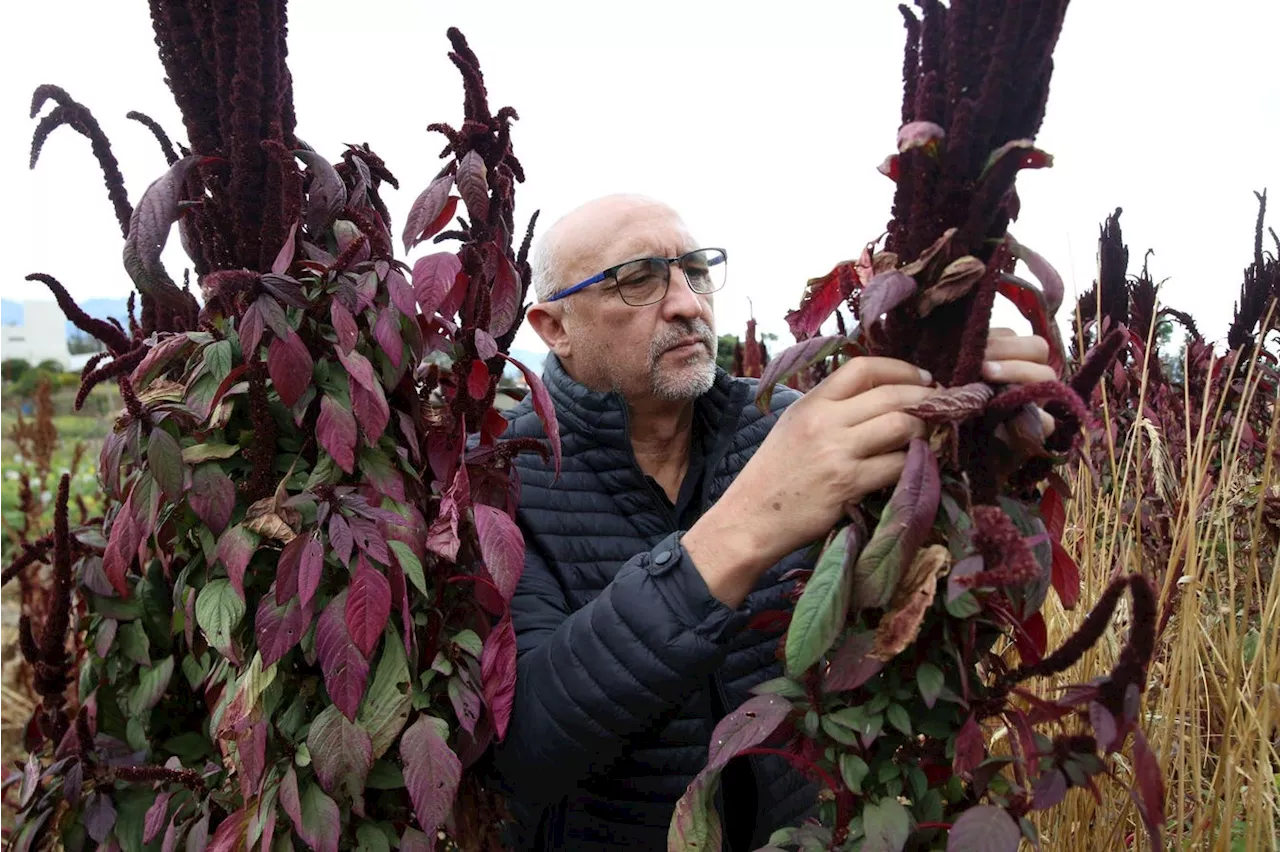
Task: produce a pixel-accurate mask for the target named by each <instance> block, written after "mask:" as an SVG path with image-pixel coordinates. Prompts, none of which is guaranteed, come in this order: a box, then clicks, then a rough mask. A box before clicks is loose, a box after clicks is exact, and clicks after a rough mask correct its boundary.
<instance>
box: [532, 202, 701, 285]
mask: <svg viewBox="0 0 1280 852" xmlns="http://www.w3.org/2000/svg"><path fill="white" fill-rule="evenodd" d="M553 227H554V231H555V233H554V239H555V243H556V249H557V253H559V254H560V255H561V260H562V262H563V263H564V264H565V266H566V267H572V268H575V269H582V268H597V267H598V268H600V269H604V268H606V267H609V266H613V265H614V264H618V263H622V262H624V261H627V260H632V259H635V258H638V257H647V256H651V255H655V254H658V255H664V256H666V255H668V254H678V253H680V252H682V251H688V250H689V249H691V248H694V246H693V245H692V237H691V236H690V234H689V230H688V228H687V227H686V226H685V224H684V221H683V220H682V219H681V218H680V216H679V214H678V213H676V211H675V210H673V209H671V207H669V206H667V205H665V204H662V203H661V202H658V201H654V200H653V199H649V198H643V197H637V196H607V197H605V198H601V199H597V200H596V201H594V202H588V203H587V204H584V205H583V206H582V207H580V208H578V209H577V210H575V211H573V212H572V213H570V214H569V215H567V216H565V217H564V218H563V219H561V220H560V221H559V222H557V223H556V224H555V226H553Z"/></svg>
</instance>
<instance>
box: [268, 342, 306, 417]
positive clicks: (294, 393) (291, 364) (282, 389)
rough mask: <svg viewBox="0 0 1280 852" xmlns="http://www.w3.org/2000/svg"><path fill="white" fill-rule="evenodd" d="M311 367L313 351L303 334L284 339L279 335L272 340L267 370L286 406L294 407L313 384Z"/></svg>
mask: <svg viewBox="0 0 1280 852" xmlns="http://www.w3.org/2000/svg"><path fill="white" fill-rule="evenodd" d="M311 367H312V361H311V353H310V352H308V351H307V344H305V343H303V342H302V335H300V334H296V333H295V334H290V335H289V336H288V337H287V338H284V339H281V338H280V337H279V336H277V337H276V338H275V339H274V340H272V341H271V346H270V347H269V348H268V350H267V372H268V373H269V374H270V375H271V383H272V384H273V385H274V386H275V389H276V392H277V393H279V394H280V399H281V400H282V401H283V402H284V404H285V406H286V407H288V408H292V407H293V404H294V403H295V402H297V401H298V400H299V399H301V398H302V394H303V392H304V391H305V390H306V389H307V387H308V386H309V385H310V384H311Z"/></svg>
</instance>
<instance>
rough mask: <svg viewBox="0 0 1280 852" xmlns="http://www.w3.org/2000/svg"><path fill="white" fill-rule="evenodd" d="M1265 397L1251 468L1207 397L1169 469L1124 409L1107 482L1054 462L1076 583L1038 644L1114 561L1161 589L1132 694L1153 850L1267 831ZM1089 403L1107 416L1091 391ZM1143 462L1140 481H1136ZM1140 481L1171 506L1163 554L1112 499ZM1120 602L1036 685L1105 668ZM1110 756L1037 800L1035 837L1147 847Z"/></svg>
mask: <svg viewBox="0 0 1280 852" xmlns="http://www.w3.org/2000/svg"><path fill="white" fill-rule="evenodd" d="M1255 363H1256V362H1255ZM1257 378H1258V377H1257V376H1256V375H1254V374H1252V373H1251V374H1250V375H1248V376H1247V378H1246V385H1245V391H1246V393H1245V398H1246V400H1247V399H1249V398H1251V397H1253V396H1254V395H1255V394H1257V393H1258V392H1259V391H1258V381H1257ZM1144 393H1145V383H1144ZM1275 402H1276V401H1275V400H1274V399H1271V400H1268V403H1269V404H1270V409H1271V411H1272V423H1271V428H1270V429H1269V430H1268V432H1267V434H1268V435H1269V440H1270V443H1269V446H1268V452H1267V455H1266V457H1267V459H1268V460H1269V461H1268V463H1267V464H1266V466H1265V467H1264V468H1263V469H1262V470H1252V469H1248V467H1247V463H1246V460H1245V459H1244V458H1242V457H1241V455H1240V454H1239V452H1238V450H1239V443H1240V430H1239V425H1238V423H1237V425H1236V427H1235V428H1234V429H1233V430H1230V431H1229V432H1228V433H1227V434H1225V435H1224V434H1220V433H1218V432H1217V431H1216V430H1215V429H1214V428H1213V424H1215V423H1218V422H1220V420H1219V417H1218V415H1219V413H1220V412H1215V411H1210V412H1206V413H1205V414H1204V416H1203V418H1202V421H1201V422H1199V423H1187V424H1186V427H1187V434H1189V435H1190V436H1192V437H1191V439H1190V440H1189V441H1188V451H1187V454H1186V455H1187V459H1186V461H1185V463H1184V464H1182V467H1183V468H1184V469H1175V464H1174V463H1173V462H1172V461H1171V460H1170V454H1169V453H1168V452H1167V451H1166V448H1165V446H1164V445H1163V442H1162V438H1163V436H1162V435H1161V434H1160V433H1159V431H1158V429H1156V428H1155V427H1154V426H1153V425H1152V424H1150V423H1149V422H1147V421H1145V420H1143V419H1141V418H1139V419H1138V421H1137V422H1136V423H1135V424H1134V425H1133V427H1132V429H1131V430H1130V433H1129V434H1127V435H1125V434H1121V435H1119V436H1118V439H1117V441H1116V444H1115V445H1114V446H1108V447H1107V448H1106V453H1105V455H1106V457H1107V458H1108V465H1109V467H1110V471H1109V473H1110V474H1111V481H1112V482H1113V483H1114V484H1113V485H1112V486H1111V487H1110V488H1106V489H1103V488H1099V487H1098V486H1097V484H1096V483H1095V480H1094V478H1093V474H1092V473H1091V472H1090V471H1089V470H1088V469H1087V467H1086V466H1085V465H1084V464H1083V463H1081V464H1080V465H1079V466H1078V467H1077V468H1076V469H1075V470H1073V471H1072V476H1071V477H1070V479H1071V481H1072V485H1073V490H1074V495H1075V499H1073V500H1072V501H1071V502H1070V503H1069V505H1068V510H1067V528H1066V532H1065V534H1064V539H1065V540H1064V545H1065V546H1066V547H1067V549H1068V550H1069V551H1070V552H1072V553H1073V554H1074V555H1075V556H1076V558H1077V560H1078V562H1079V565H1080V573H1081V578H1082V583H1083V593H1082V597H1081V603H1080V605H1079V606H1078V607H1077V608H1076V609H1075V610H1074V611H1073V612H1066V611H1064V610H1063V609H1062V608H1061V605H1060V604H1059V603H1058V601H1057V598H1056V596H1050V601H1049V602H1048V603H1047V604H1046V606H1045V617H1046V619H1047V622H1048V626H1049V646H1050V647H1055V646H1056V645H1057V644H1059V643H1060V642H1061V641H1062V640H1063V639H1065V638H1066V637H1067V636H1068V635H1070V633H1071V632H1072V630H1073V629H1074V628H1075V627H1076V626H1077V625H1078V624H1079V623H1080V621H1081V620H1082V619H1083V618H1084V615H1085V613H1087V612H1088V610H1089V607H1090V606H1091V605H1092V604H1093V602H1094V601H1095V600H1096V599H1097V597H1098V596H1099V595H1100V594H1101V592H1102V591H1103V589H1105V587H1106V585H1107V583H1108V582H1109V581H1110V579H1112V578H1113V577H1115V576H1117V575H1119V574H1127V573H1130V572H1142V573H1144V574H1146V575H1147V576H1148V577H1150V578H1151V579H1152V580H1153V582H1154V583H1155V585H1156V588H1157V590H1158V591H1159V592H1160V597H1161V600H1162V601H1163V602H1171V604H1167V605H1169V606H1171V607H1172V614H1171V616H1170V617H1169V619H1168V623H1167V626H1166V628H1165V631H1164V633H1163V634H1162V635H1161V637H1160V639H1159V642H1158V645H1157V659H1156V662H1155V663H1154V665H1153V666H1152V670H1151V672H1150V678H1149V683H1148V690H1147V693H1146V696H1145V697H1144V702H1143V703H1144V715H1145V723H1144V726H1145V728H1146V731H1147V734H1148V737H1149V739H1150V741H1151V744H1152V746H1153V748H1154V749H1155V751H1156V753H1157V755H1158V756H1159V759H1160V762H1161V765H1162V766H1163V767H1164V777H1165V783H1166V786H1167V790H1168V795H1167V800H1166V816H1167V823H1166V835H1165V843H1166V847H1167V848H1169V849H1179V850H1190V849H1196V850H1200V849H1203V850H1230V852H1235V850H1272V849H1276V848H1278V846H1280V841H1278V840H1277V838H1278V837H1280V794H1278V790H1277V785H1278V782H1280V775H1278V774H1277V773H1280V755H1278V750H1280V749H1278V743H1280V739H1278V737H1277V731H1276V727H1277V723H1278V722H1280V584H1277V583H1274V582H1272V578H1273V577H1274V576H1275V574H1276V572H1277V569H1280V559H1278V558H1277V556H1276V553H1277V550H1276V548H1275V546H1274V539H1273V538H1271V537H1272V536H1274V535H1275V531H1274V530H1272V529H1270V528H1269V527H1268V526H1267V524H1266V522H1265V521H1264V519H1263V514H1262V503H1261V500H1260V499H1259V498H1260V496H1261V495H1262V494H1264V493H1265V491H1266V489H1267V487H1268V486H1269V485H1270V484H1271V483H1274V482H1276V481H1277V476H1276V472H1275V471H1273V470H1272V465H1271V461H1270V460H1273V459H1276V458H1277V457H1278V456H1277V441H1278V440H1280V428H1277V427H1280V423H1277V422H1276V421H1277V418H1280V406H1277V405H1276V404H1275ZM1187 408H1188V410H1192V406H1188V407H1187ZM1138 410H1139V411H1141V410H1142V408H1141V406H1139V408H1138ZM1102 413H1103V416H1104V418H1106V419H1107V420H1108V421H1110V420H1111V419H1112V418H1113V411H1112V407H1111V404H1110V403H1108V402H1106V401H1105V400H1104V408H1103V412H1102ZM1104 434H1109V430H1108V431H1106V432H1104ZM1140 462H1145V463H1140ZM1215 469H1216V470H1217V471H1218V475H1217V477H1216V478H1215V477H1214V473H1213V472H1214V470H1215ZM1152 477H1154V481H1153V482H1150V483H1148V482H1146V481H1140V480H1142V479H1147V478H1152ZM1148 486H1150V487H1151V488H1152V489H1153V490H1155V491H1156V493H1157V494H1160V495H1162V496H1163V495H1168V498H1169V499H1168V505H1169V506H1171V507H1173V509H1174V511H1173V522H1172V531H1171V532H1172V534H1171V545H1172V546H1171V555H1170V556H1169V557H1168V558H1167V560H1166V559H1163V558H1162V559H1156V558H1154V557H1153V556H1152V555H1151V554H1150V553H1149V552H1146V551H1144V549H1143V547H1142V544H1141V535H1140V534H1139V530H1138V527H1137V524H1138V520H1137V517H1136V515H1135V514H1134V513H1128V515H1129V516H1128V517H1127V518H1126V513H1125V512H1123V507H1124V505H1125V503H1126V502H1129V501H1133V500H1136V499H1140V498H1141V496H1142V495H1143V494H1144V493H1145V492H1146V491H1147V489H1148ZM1193 495H1207V496H1205V497H1204V499H1202V500H1195V499H1193ZM1268 542H1270V544H1268ZM1157 562H1161V563H1163V564H1155V563H1157ZM1126 617H1127V610H1125V609H1123V608H1122V610H1121V611H1120V613H1119V615H1118V616H1117V619H1116V629H1115V630H1113V631H1110V632H1109V633H1108V634H1107V635H1106V637H1105V638H1104V640H1103V641H1102V642H1101V643H1099V645H1098V646H1097V647H1096V648H1094V649H1093V650H1092V651H1091V652H1090V653H1089V654H1088V655H1087V656H1086V657H1085V659H1084V660H1083V661H1082V662H1081V663H1080V664H1078V665H1077V666H1076V667H1075V668H1074V669H1073V670H1071V671H1069V672H1067V674H1066V676H1065V677H1063V678H1060V679H1059V680H1058V681H1057V683H1046V684H1043V685H1042V688H1043V689H1045V690H1049V689H1052V688H1053V687H1054V686H1059V685H1063V684H1066V683H1070V682H1076V683H1078V682H1085V681H1088V680H1090V679H1092V678H1094V677H1097V676H1101V675H1103V674H1105V673H1106V672H1108V671H1110V669H1111V667H1112V665H1113V664H1114V663H1115V660H1116V657H1117V655H1118V653H1119V651H1120V647H1121V645H1122V643H1123V640H1124V636H1125V632H1126V626H1127V625H1126V624H1125V619H1126ZM1115 765H1116V770H1117V772H1116V780H1115V781H1107V782H1106V783H1105V784H1104V785H1102V801H1101V803H1098V802H1096V801H1095V800H1094V799H1093V797H1092V796H1090V795H1089V794H1088V793H1086V792H1084V791H1080V790H1073V791H1071V793H1070V794H1069V796H1068V799H1067V801H1066V802H1064V803H1063V805H1061V806H1060V807H1058V808H1056V809H1054V810H1052V811H1050V812H1048V813H1042V814H1039V815H1038V826H1039V828H1040V831H1041V835H1042V838H1043V840H1044V845H1045V848H1046V849H1071V850H1075V849H1081V850H1112V849H1129V848H1146V847H1147V846H1148V841H1147V837H1146V833H1145V831H1144V830H1143V829H1142V826H1141V822H1140V820H1139V818H1138V815H1137V811H1136V807H1135V805H1134V803H1133V800H1132V799H1131V797H1130V794H1129V786H1128V785H1129V783H1130V782H1131V780H1132V774H1131V763H1130V761H1129V757H1128V755H1127V754H1125V755H1120V756H1119V757H1118V759H1117V760H1116V764H1115Z"/></svg>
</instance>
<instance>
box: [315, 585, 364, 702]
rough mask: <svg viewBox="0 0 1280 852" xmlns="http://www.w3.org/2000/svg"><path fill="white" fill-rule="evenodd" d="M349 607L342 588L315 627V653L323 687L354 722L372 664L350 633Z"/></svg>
mask: <svg viewBox="0 0 1280 852" xmlns="http://www.w3.org/2000/svg"><path fill="white" fill-rule="evenodd" d="M346 607H347V590H346V589H343V590H342V591H341V592H339V593H338V594H337V596H335V597H334V599H333V600H331V601H330V602H329V605H328V606H327V607H325V609H324V612H323V613H322V614H321V616H320V623H319V625H317V627H316V652H317V653H318V654H319V656H320V669H321V670H322V671H323V672H324V686H325V689H327V690H328V692H329V697H330V698H331V699H333V703H334V704H335V705H336V706H337V708H338V709H339V710H341V711H342V712H343V713H344V714H345V715H346V717H347V718H348V719H352V720H354V719H355V717H356V711H357V710H358V709H359V708H360V699H361V698H363V697H364V690H365V684H366V683H367V681H368V679H369V661H368V660H366V659H365V657H364V655H363V654H361V653H360V649H359V648H358V647H356V643H355V642H354V641H352V639H351V634H349V633H348V632H347V625H346V621H345V618H344V614H345V612H346Z"/></svg>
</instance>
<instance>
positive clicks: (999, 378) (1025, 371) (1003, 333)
mask: <svg viewBox="0 0 1280 852" xmlns="http://www.w3.org/2000/svg"><path fill="white" fill-rule="evenodd" d="M982 378H983V379H985V380H986V381H988V382H998V383H1000V384H1005V385H1026V384H1031V383H1032V382H1051V381H1053V380H1054V379H1056V378H1058V376H1057V374H1056V373H1054V372H1053V368H1052V367H1050V366H1049V342H1048V341H1047V340H1045V339H1044V338H1043V337H1038V336H1036V335H1034V334H1029V335H1018V334H1016V333H1015V332H1014V331H1013V329H1010V328H993V329H991V334H990V336H989V337H988V338H987V352H986V361H984V362H983V364H982Z"/></svg>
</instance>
